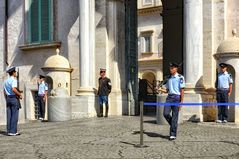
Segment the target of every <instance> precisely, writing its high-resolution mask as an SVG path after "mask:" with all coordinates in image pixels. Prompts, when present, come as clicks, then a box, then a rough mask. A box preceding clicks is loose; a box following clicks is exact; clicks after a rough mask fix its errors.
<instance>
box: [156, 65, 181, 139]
mask: <svg viewBox="0 0 239 159" xmlns="http://www.w3.org/2000/svg"><path fill="white" fill-rule="evenodd" d="M178 68H179V65H178V64H176V63H170V74H171V75H170V76H169V77H168V79H167V83H166V85H165V86H166V90H163V89H161V90H160V91H163V92H165V93H168V96H167V99H166V103H182V102H183V98H184V88H185V80H184V77H183V76H182V75H180V74H179V73H178ZM180 109H181V106H179V105H176V106H175V105H171V106H168V105H166V106H164V112H163V115H164V117H165V119H166V120H167V122H168V123H169V125H170V137H169V140H175V139H176V137H177V127H178V115H179V111H180ZM171 111H172V115H171Z"/></svg>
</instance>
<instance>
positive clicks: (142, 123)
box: [136, 101, 148, 148]
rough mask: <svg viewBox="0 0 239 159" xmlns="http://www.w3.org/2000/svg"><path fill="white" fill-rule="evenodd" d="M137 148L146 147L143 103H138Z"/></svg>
mask: <svg viewBox="0 0 239 159" xmlns="http://www.w3.org/2000/svg"><path fill="white" fill-rule="evenodd" d="M136 147H138V148H145V147H148V146H146V145H144V102H143V101H140V144H139V145H136Z"/></svg>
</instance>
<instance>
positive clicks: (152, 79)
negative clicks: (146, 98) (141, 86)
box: [142, 72, 156, 94]
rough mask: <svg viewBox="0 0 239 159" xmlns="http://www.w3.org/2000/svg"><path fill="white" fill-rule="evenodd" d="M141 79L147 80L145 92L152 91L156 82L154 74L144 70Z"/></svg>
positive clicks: (150, 92)
mask: <svg viewBox="0 0 239 159" xmlns="http://www.w3.org/2000/svg"><path fill="white" fill-rule="evenodd" d="M142 79H145V80H147V83H148V86H147V92H148V94H153V93H154V87H155V82H156V76H155V75H154V73H153V72H145V73H143V75H142Z"/></svg>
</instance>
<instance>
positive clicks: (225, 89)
mask: <svg viewBox="0 0 239 159" xmlns="http://www.w3.org/2000/svg"><path fill="white" fill-rule="evenodd" d="M217 91H229V88H218V89H217Z"/></svg>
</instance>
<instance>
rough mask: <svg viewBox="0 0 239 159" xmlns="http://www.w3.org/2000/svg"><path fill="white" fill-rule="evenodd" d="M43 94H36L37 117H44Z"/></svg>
mask: <svg viewBox="0 0 239 159" xmlns="http://www.w3.org/2000/svg"><path fill="white" fill-rule="evenodd" d="M43 98H44V96H38V108H39V117H40V118H43V119H44V118H45V101H44V99H43Z"/></svg>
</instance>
